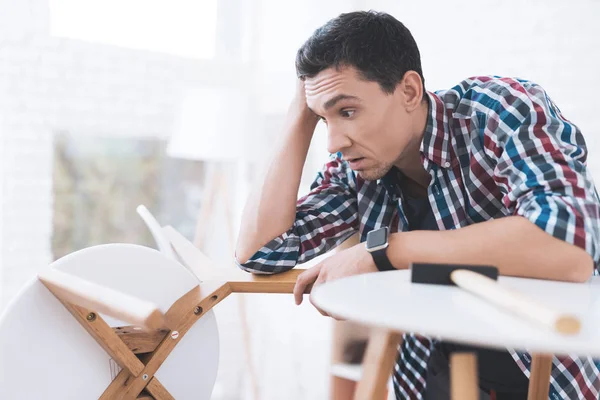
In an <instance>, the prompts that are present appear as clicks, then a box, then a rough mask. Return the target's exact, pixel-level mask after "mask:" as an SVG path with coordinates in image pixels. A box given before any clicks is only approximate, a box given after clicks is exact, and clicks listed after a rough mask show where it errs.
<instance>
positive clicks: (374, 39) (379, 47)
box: [296, 11, 425, 93]
mask: <svg viewBox="0 0 600 400" xmlns="http://www.w3.org/2000/svg"><path fill="white" fill-rule="evenodd" d="M343 66H352V67H355V68H356V69H357V70H358V71H359V72H360V73H361V74H362V76H363V77H364V78H365V79H367V80H370V81H375V82H377V83H379V86H380V87H381V89H382V90H383V91H384V92H385V93H393V92H394V90H395V89H396V85H397V84H398V83H400V81H401V80H402V78H403V77H404V74H405V73H406V72H407V71H415V72H417V73H418V74H419V76H420V77H421V80H422V81H423V90H425V89H424V88H425V79H424V78H423V72H422V70H421V56H420V54H419V49H418V47H417V43H416V42H415V39H414V38H413V37H412V35H411V33H410V31H409V30H408V29H407V28H406V27H405V26H404V25H403V24H402V23H401V22H400V21H398V20H397V19H396V18H394V17H392V16H391V15H389V14H386V13H383V12H376V11H357V12H351V13H346V14H341V15H339V16H338V17H336V18H334V19H332V20H330V21H329V22H327V23H326V24H325V25H323V26H322V27H320V28H318V29H317V30H316V31H315V32H314V33H313V34H312V36H311V37H310V38H309V39H308V40H307V41H306V42H305V43H304V44H303V45H302V47H300V49H299V50H298V53H297V55H296V72H297V74H298V77H299V78H301V79H304V78H306V77H313V76H315V75H317V74H318V73H319V72H321V71H323V70H325V69H327V68H330V67H335V68H339V67H343Z"/></svg>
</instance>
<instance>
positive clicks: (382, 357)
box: [354, 330, 402, 400]
mask: <svg viewBox="0 0 600 400" xmlns="http://www.w3.org/2000/svg"><path fill="white" fill-rule="evenodd" d="M401 340H402V334H401V333H398V332H392V331H387V330H373V332H372V333H371V335H370V336H369V343H368V344H367V351H366V353H365V356H364V359H363V375H362V378H361V380H360V382H359V383H358V387H357V388H356V392H355V394H354V400H372V399H384V398H385V395H386V391H387V383H388V380H389V378H390V375H391V373H392V370H393V368H394V363H395V362H396V357H397V355H398V345H399V344H400V341H401Z"/></svg>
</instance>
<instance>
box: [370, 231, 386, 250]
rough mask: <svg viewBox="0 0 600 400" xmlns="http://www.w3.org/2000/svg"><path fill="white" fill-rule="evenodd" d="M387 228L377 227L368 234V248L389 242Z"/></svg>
mask: <svg viewBox="0 0 600 400" xmlns="http://www.w3.org/2000/svg"><path fill="white" fill-rule="evenodd" d="M387 233H388V230H387V228H381V229H377V230H375V231H371V232H369V233H368V234H367V248H368V249H372V248H374V247H379V246H381V245H383V244H385V243H387Z"/></svg>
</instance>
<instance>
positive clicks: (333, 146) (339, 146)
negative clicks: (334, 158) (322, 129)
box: [327, 124, 352, 154]
mask: <svg viewBox="0 0 600 400" xmlns="http://www.w3.org/2000/svg"><path fill="white" fill-rule="evenodd" d="M351 145H352V140H350V138H349V137H348V135H346V134H344V133H343V132H342V131H341V130H339V129H337V128H336V127H334V126H331V124H330V125H329V126H328V127H327V152H328V153H329V154H335V153H337V152H339V151H342V150H343V149H346V148H348V147H350V146H351Z"/></svg>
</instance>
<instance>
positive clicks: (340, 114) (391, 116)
mask: <svg viewBox="0 0 600 400" xmlns="http://www.w3.org/2000/svg"><path fill="white" fill-rule="evenodd" d="M305 89H306V102H307V104H308V106H309V107H310V109H311V110H313V112H315V113H316V114H317V115H319V116H320V117H321V118H322V119H323V120H324V122H325V124H326V125H327V136H328V137H327V139H328V140H327V150H328V151H329V152H330V153H337V152H341V153H342V156H343V159H344V160H346V161H348V163H349V165H350V168H352V169H353V170H354V171H356V172H357V173H358V174H360V176H362V177H363V178H364V179H366V180H377V179H380V178H382V177H383V176H384V175H385V174H386V173H387V172H388V171H389V170H390V168H391V167H392V165H393V164H394V163H395V162H396V161H397V160H398V159H399V158H400V157H401V156H402V152H403V150H404V149H405V148H406V146H407V144H409V143H410V141H411V140H412V136H413V132H412V129H413V123H412V121H411V118H412V117H411V116H410V115H409V114H408V113H407V112H406V110H405V108H404V98H403V94H402V93H401V91H400V90H396V91H395V92H394V93H392V94H386V93H385V92H383V91H382V90H381V87H380V86H379V84H378V83H377V82H371V81H367V80H365V79H364V78H362V77H361V76H360V75H359V72H358V71H357V70H356V69H354V68H352V67H344V68H340V69H339V70H336V69H335V68H329V69H326V70H324V71H322V72H320V73H319V74H318V75H316V76H314V77H312V78H306V80H305Z"/></svg>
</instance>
